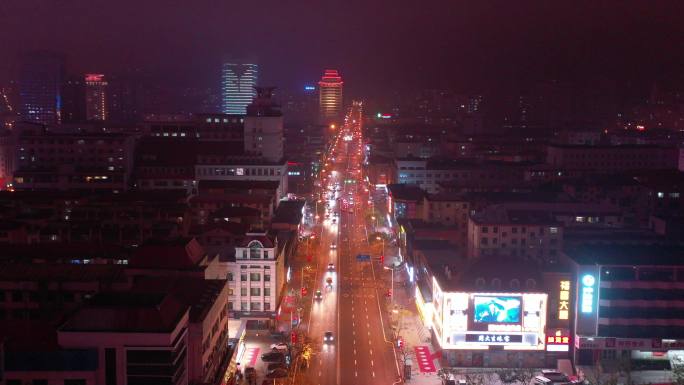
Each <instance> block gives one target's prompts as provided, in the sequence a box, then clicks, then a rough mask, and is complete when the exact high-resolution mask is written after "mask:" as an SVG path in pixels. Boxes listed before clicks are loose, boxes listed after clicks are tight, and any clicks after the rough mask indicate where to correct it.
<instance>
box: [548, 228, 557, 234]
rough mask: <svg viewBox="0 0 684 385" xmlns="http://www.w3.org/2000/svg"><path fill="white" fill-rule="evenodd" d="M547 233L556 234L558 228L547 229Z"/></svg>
mask: <svg viewBox="0 0 684 385" xmlns="http://www.w3.org/2000/svg"><path fill="white" fill-rule="evenodd" d="M549 233H551V234H558V227H549Z"/></svg>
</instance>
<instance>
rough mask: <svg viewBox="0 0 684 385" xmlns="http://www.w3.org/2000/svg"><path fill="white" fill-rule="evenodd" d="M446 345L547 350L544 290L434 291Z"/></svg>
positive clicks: (443, 341) (545, 295)
mask: <svg viewBox="0 0 684 385" xmlns="http://www.w3.org/2000/svg"><path fill="white" fill-rule="evenodd" d="M435 294H438V295H436V296H435V299H437V298H439V299H438V300H437V301H436V302H438V303H436V304H435V309H434V311H435V312H439V316H436V317H434V318H439V319H441V321H442V325H441V326H442V327H440V328H439V329H440V330H439V332H440V333H439V334H438V338H439V339H440V345H441V346H442V348H444V349H489V347H490V346H501V347H502V348H503V349H504V350H544V349H545V346H546V345H545V344H546V338H545V334H544V331H545V327H546V317H547V312H546V304H547V299H548V298H547V297H548V295H547V294H544V293H441V292H440V293H435Z"/></svg>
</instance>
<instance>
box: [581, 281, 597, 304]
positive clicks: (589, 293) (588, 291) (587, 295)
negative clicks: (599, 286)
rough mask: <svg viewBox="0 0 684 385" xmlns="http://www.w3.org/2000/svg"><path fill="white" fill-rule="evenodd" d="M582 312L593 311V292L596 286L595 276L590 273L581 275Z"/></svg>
mask: <svg viewBox="0 0 684 385" xmlns="http://www.w3.org/2000/svg"><path fill="white" fill-rule="evenodd" d="M581 283H582V303H581V311H582V313H593V312H594V292H595V286H596V278H594V276H593V275H591V274H585V275H583V276H582V282H581Z"/></svg>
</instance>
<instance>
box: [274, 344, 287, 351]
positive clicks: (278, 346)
mask: <svg viewBox="0 0 684 385" xmlns="http://www.w3.org/2000/svg"><path fill="white" fill-rule="evenodd" d="M287 349H288V347H287V344H286V343H284V342H279V343H277V344H271V350H277V351H279V352H287Z"/></svg>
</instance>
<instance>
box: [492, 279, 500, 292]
mask: <svg viewBox="0 0 684 385" xmlns="http://www.w3.org/2000/svg"><path fill="white" fill-rule="evenodd" d="M492 287H493V288H494V289H500V288H501V280H500V279H499V278H494V279H492Z"/></svg>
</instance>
